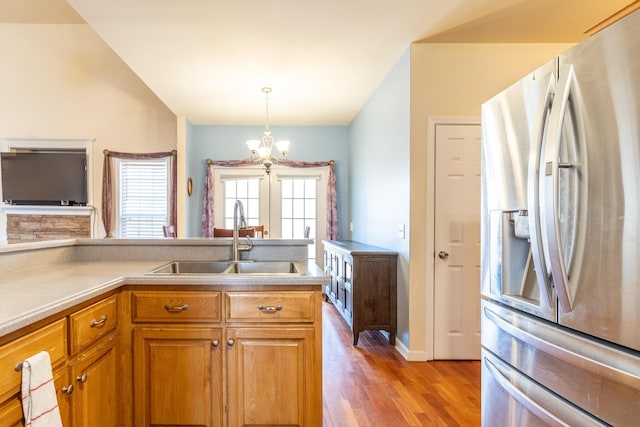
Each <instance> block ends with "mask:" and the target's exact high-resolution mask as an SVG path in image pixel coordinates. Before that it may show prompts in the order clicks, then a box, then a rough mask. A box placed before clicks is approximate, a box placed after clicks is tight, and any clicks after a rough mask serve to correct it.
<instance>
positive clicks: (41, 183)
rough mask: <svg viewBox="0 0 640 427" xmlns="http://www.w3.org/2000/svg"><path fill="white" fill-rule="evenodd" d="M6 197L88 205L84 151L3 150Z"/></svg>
mask: <svg viewBox="0 0 640 427" xmlns="http://www.w3.org/2000/svg"><path fill="white" fill-rule="evenodd" d="M0 168H1V170H2V200H4V202H5V203H7V204H12V205H53V206H85V205H86V204H87V156H86V154H85V153H84V152H77V151H76V152H71V151H70V152H4V153H0Z"/></svg>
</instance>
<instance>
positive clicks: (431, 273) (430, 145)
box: [424, 116, 481, 360]
mask: <svg viewBox="0 0 640 427" xmlns="http://www.w3.org/2000/svg"><path fill="white" fill-rule="evenodd" d="M439 125H481V121H480V117H468V116H460V117H455V116H444V117H438V116H436V117H429V118H427V149H426V159H425V164H426V168H427V185H426V191H427V195H426V208H427V209H426V212H427V214H426V215H425V273H426V274H425V309H426V313H427V314H426V316H425V334H426V340H425V342H426V344H427V348H426V351H425V354H424V356H426V360H434V346H435V334H434V326H435V303H436V301H435V298H434V294H435V254H436V252H435V231H436V230H435V228H436V227H435V212H436V206H435V202H436V183H435V181H436V130H437V126H439ZM478 287H480V284H479V283H478Z"/></svg>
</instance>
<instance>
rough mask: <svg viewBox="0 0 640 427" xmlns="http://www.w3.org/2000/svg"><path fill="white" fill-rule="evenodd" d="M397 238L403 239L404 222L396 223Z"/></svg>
mask: <svg viewBox="0 0 640 427" xmlns="http://www.w3.org/2000/svg"><path fill="white" fill-rule="evenodd" d="M398 238H399V239H404V224H399V225H398Z"/></svg>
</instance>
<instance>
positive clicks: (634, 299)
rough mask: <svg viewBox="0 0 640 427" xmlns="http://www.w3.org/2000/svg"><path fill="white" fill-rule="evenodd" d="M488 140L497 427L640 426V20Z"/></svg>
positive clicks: (491, 356) (525, 94)
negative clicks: (539, 426)
mask: <svg viewBox="0 0 640 427" xmlns="http://www.w3.org/2000/svg"><path fill="white" fill-rule="evenodd" d="M482 132H483V135H482V168H483V170H482V225H481V226H482V261H481V281H482V283H481V286H482V297H483V299H482V310H481V312H482V423H483V425H484V426H491V427H494V426H537V425H569V426H583V425H584V426H589V425H615V426H636V425H640V12H636V13H634V14H632V15H629V16H627V17H626V18H624V19H623V20H621V21H619V22H617V23H616V24H614V25H613V26H611V27H609V28H607V29H605V30H603V31H602V32H600V33H598V34H596V35H594V36H592V37H591V38H589V39H588V40H585V41H584V42H582V43H580V44H579V45H577V46H575V47H574V48H572V49H571V50H569V51H567V52H566V53H564V54H562V55H560V56H559V57H558V58H556V59H555V60H553V61H551V62H549V63H548V64H545V65H543V66H542V67H540V68H539V69H537V70H535V71H533V72H531V73H530V74H529V75H527V76H525V77H524V78H523V79H522V80H521V81H519V82H517V83H515V84H514V85H512V86H511V87H509V88H508V89H506V90H505V91H504V92H502V93H500V94H498V95H497V96H495V97H494V98H492V99H491V100H489V101H487V102H486V103H485V104H483V106H482Z"/></svg>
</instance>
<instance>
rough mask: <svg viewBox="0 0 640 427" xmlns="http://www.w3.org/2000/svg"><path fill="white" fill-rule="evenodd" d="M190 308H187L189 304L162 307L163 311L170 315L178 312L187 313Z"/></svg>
mask: <svg viewBox="0 0 640 427" xmlns="http://www.w3.org/2000/svg"><path fill="white" fill-rule="evenodd" d="M190 308H191V307H189V304H184V305H169V304H165V305H164V309H165V310H167V311H168V312H170V313H175V312H179V311H187V310H189V309H190Z"/></svg>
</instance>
